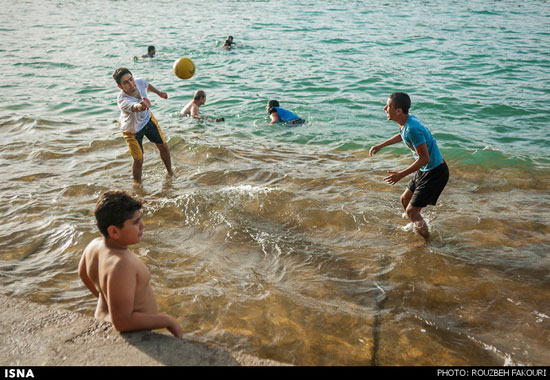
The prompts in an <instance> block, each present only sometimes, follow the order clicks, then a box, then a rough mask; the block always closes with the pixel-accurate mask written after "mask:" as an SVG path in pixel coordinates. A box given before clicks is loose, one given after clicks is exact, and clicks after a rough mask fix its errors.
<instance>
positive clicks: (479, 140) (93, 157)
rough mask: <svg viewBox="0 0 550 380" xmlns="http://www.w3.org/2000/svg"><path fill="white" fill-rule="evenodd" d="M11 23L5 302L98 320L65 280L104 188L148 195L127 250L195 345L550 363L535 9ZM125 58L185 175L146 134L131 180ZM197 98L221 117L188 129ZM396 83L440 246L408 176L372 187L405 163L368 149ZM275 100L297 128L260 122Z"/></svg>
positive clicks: (541, 7)
mask: <svg viewBox="0 0 550 380" xmlns="http://www.w3.org/2000/svg"><path fill="white" fill-rule="evenodd" d="M2 8H3V11H2V13H1V14H0V20H1V21H2V23H1V25H2V27H1V28H0V41H1V44H0V53H1V55H0V63H1V64H2V71H3V72H2V76H1V77H0V89H1V90H2V91H0V128H1V130H2V131H3V132H4V133H3V135H4V139H3V140H2V141H1V142H0V170H1V173H2V174H1V176H2V182H1V184H0V194H1V195H2V197H3V199H4V202H3V203H2V204H1V205H0V223H1V225H2V230H1V231H0V274H1V276H0V292H2V294H6V295H12V296H16V297H22V298H25V299H29V300H32V301H36V302H41V303H45V304H55V305H59V306H62V307H65V308H68V309H71V310H76V311H80V312H83V313H86V314H89V315H92V314H93V309H94V306H95V304H94V302H95V301H94V299H93V297H92V296H91V295H90V294H89V292H88V291H87V290H86V289H85V288H84V287H83V285H82V283H81V282H80V280H79V279H78V276H77V273H76V268H77V264H78V260H79V258H80V255H81V252H82V250H83V249H84V247H85V246H86V245H87V244H88V242H89V241H91V240H92V239H93V238H94V237H95V236H97V235H98V232H97V229H96V227H95V224H94V220H93V213H92V210H93V207H94V204H95V201H96V200H97V197H98V196H99V194H101V193H102V192H103V191H105V190H107V189H111V188H122V189H126V190H129V191H131V192H132V193H133V194H135V195H136V196H139V197H142V198H144V199H145V200H146V201H147V208H146V210H145V218H144V219H145V222H146V231H145V236H144V239H143V241H142V242H141V243H140V244H138V245H137V246H135V247H133V249H134V252H136V253H137V254H138V255H139V256H140V258H141V259H142V260H143V261H144V262H145V263H146V265H147V266H148V268H149V269H150V270H151V274H152V281H153V287H154V289H155V292H156V295H157V299H158V302H159V306H160V309H161V310H162V311H164V312H168V313H170V314H172V315H174V316H175V317H176V318H177V319H178V321H179V322H180V323H181V324H182V326H183V328H184V331H185V334H186V336H187V337H189V338H192V339H198V340H203V341H206V342H212V343H216V344H219V345H221V346H223V347H226V348H228V349H231V350H240V351H244V352H246V353H249V354H253V355H257V356H260V357H264V358H270V359H274V360H279V361H283V362H288V363H294V364H298V365H503V364H507V365H508V364H533V365H548V363H549V362H548V355H547V352H548V350H549V349H550V343H549V342H550V336H549V335H548V331H550V329H549V328H550V317H549V316H550V302H548V300H549V299H550V292H549V290H548V289H549V281H550V277H549V275H548V273H549V268H550V238H549V236H550V218H549V217H548V213H547V212H545V210H547V209H548V207H549V206H550V195H549V194H550V156H549V154H548V151H549V148H550V139H549V138H548V137H547V126H548V122H549V121H550V112H549V107H548V100H549V98H550V96H549V95H550V60H549V58H550V53H549V50H548V46H550V32H549V31H550V18H549V16H550V5H549V3H548V2H546V1H526V2H514V1H489V2H486V1H485V2H482V1H473V0H468V1H460V2H458V1H420V0H415V1H409V2H406V3H403V4H399V6H397V5H396V4H395V3H391V2H383V1H371V2H362V1H361V2H359V1H358V2H355V1H331V2H313V1H304V0H300V1H291V2H288V1H285V2H283V1H269V2H264V1H245V2H237V1H228V0H223V1H217V2H215V3H211V4H210V3H204V2H198V1H185V2H172V1H153V2H148V3H146V4H144V3H140V2H133V1H130V2H116V1H89V2H76V1H72V2H70V1H69V2H66V1H63V2H62V1H59V2H55V1H51V2H36V1H20V2H3V3H2ZM229 34H231V35H233V36H234V38H235V40H234V41H235V42H236V46H235V48H234V49H233V50H231V51H226V50H223V49H221V44H222V43H223V41H224V39H225V38H226V36H227V35H229ZM149 44H153V45H155V46H156V49H157V52H158V54H157V56H156V57H155V58H153V59H139V60H137V61H134V60H133V56H135V55H141V54H144V53H145V52H146V47H147V45H149ZM181 56H186V57H190V58H191V59H193V61H194V62H195V64H196V67H197V71H196V74H195V76H194V77H193V78H191V79H190V80H187V81H183V80H180V79H178V78H176V77H175V76H174V75H173V74H172V71H171V70H172V64H173V62H174V60H175V59H177V58H179V57H181ZM120 66H126V67H128V68H130V70H131V71H132V72H133V74H134V76H135V77H145V78H146V79H147V80H148V81H149V82H150V83H152V84H153V85H154V86H155V87H157V88H158V89H160V90H162V91H166V92H167V93H168V96H169V97H168V99H166V100H164V99H161V98H159V97H157V96H156V95H154V94H152V95H150V97H151V101H152V110H153V112H154V114H155V116H156V117H157V119H158V120H159V122H160V125H161V128H162V129H163V132H164V134H165V136H166V137H167V139H168V144H169V147H170V151H171V154H172V162H173V164H174V167H175V172H176V175H177V177H176V178H174V179H169V178H166V176H165V173H164V168H163V165H162V163H161V162H160V160H159V158H158V154H157V153H156V151H155V149H154V147H152V146H151V144H149V143H146V144H145V164H144V177H143V184H142V185H141V186H137V185H133V184H132V181H131V172H130V164H131V159H130V156H129V154H128V152H127V147H126V144H125V142H124V140H123V139H122V137H121V134H120V131H119V128H118V117H119V112H118V110H117V106H116V96H117V93H118V88H117V87H116V85H115V82H114V81H113V79H112V73H113V71H114V70H115V69H116V68H117V67H120ZM197 89H203V90H205V91H206V93H207V96H208V98H207V99H208V100H207V103H206V105H204V106H202V107H201V113H203V114H204V115H206V116H210V117H221V116H223V117H224V118H225V122H223V123H206V122H197V121H194V120H191V119H188V118H182V117H180V116H179V115H178V112H179V110H180V109H181V108H182V107H183V106H184V105H185V104H186V103H187V102H188V101H189V100H190V99H191V97H192V95H193V93H194V92H195V90H197ZM395 91H405V92H408V93H409V94H410V95H411V98H412V102H413V104H412V108H411V113H412V114H414V115H416V116H417V117H419V118H420V120H422V121H423V122H424V123H425V124H426V125H427V126H428V127H429V128H430V129H431V131H432V133H433V134H434V136H435V138H436V139H437V141H438V145H439V147H440V149H441V151H442V153H443V156H444V158H445V159H446V161H447V162H448V163H449V166H450V171H451V178H450V180H449V184H448V185H447V188H446V189H445V191H444V193H443V194H442V196H441V198H440V200H439V202H438V205H437V206H436V207H428V208H427V209H426V210H425V213H424V215H425V217H426V219H427V221H428V223H429V226H430V230H431V232H432V235H433V236H434V244H433V245H432V246H430V247H423V246H421V245H420V244H419V243H420V242H419V240H418V239H419V238H418V237H417V236H416V235H415V234H414V232H413V231H412V230H411V228H410V225H409V224H408V223H407V220H406V219H404V218H403V217H402V210H401V209H400V205H399V195H400V194H401V192H402V191H403V188H404V186H405V185H406V180H402V181H401V182H400V183H398V184H397V185H395V186H394V187H392V186H389V185H387V184H386V183H385V182H383V181H382V178H383V177H384V176H385V173H386V171H387V170H392V169H396V168H405V167H406V166H408V165H409V164H410V163H411V162H412V156H411V154H410V152H409V151H408V149H407V148H406V147H405V146H404V145H396V146H394V147H391V148H386V149H384V150H383V151H382V152H380V153H379V154H378V155H377V156H376V157H375V158H369V157H368V150H369V148H370V146H372V145H374V144H376V143H379V142H381V141H383V140H385V139H386V138H388V137H390V136H392V135H393V134H395V133H396V132H397V131H398V126H397V124H395V123H393V122H388V121H387V120H386V115H385V113H384V111H383V106H384V104H385V102H386V99H387V96H388V95H389V94H390V93H392V92H395ZM271 98H275V99H278V100H279V101H280V102H281V105H282V106H283V107H285V108H288V109H291V110H292V111H294V112H296V113H297V114H298V115H300V116H301V117H302V118H304V119H306V120H307V123H306V124H305V125H304V126H301V127H293V128H289V127H285V126H281V125H276V126H271V125H269V124H268V117H267V113H266V112H265V105H266V103H267V100H268V99H271Z"/></svg>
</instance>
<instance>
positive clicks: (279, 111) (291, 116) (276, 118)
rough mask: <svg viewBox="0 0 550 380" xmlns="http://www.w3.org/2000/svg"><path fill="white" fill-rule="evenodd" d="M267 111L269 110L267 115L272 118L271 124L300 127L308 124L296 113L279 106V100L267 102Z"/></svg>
mask: <svg viewBox="0 0 550 380" xmlns="http://www.w3.org/2000/svg"><path fill="white" fill-rule="evenodd" d="M266 110H267V113H268V114H269V117H270V118H271V122H270V123H269V124H275V123H280V122H282V123H287V124H296V125H298V124H303V123H305V122H306V121H305V120H304V119H302V118H300V117H299V116H298V115H296V114H295V113H294V112H291V111H289V110H287V109H284V108H282V107H281V106H279V102H278V101H277V100H270V101H269V102H267V107H266Z"/></svg>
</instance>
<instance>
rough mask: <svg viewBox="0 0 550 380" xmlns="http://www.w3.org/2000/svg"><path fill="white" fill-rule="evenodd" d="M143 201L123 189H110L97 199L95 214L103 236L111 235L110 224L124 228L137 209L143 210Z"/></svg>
mask: <svg viewBox="0 0 550 380" xmlns="http://www.w3.org/2000/svg"><path fill="white" fill-rule="evenodd" d="M142 207H143V201H141V200H138V199H135V198H133V197H132V196H131V195H130V193H128V192H127V191H123V190H109V191H106V192H105V193H103V194H102V195H101V196H100V197H99V199H98V200H97V203H96V206H95V210H94V214H95V219H96V222H97V227H98V228H99V231H100V232H101V234H102V235H103V236H105V237H106V238H108V237H109V232H107V229H108V228H109V226H116V227H118V228H122V226H123V225H124V222H125V221H126V220H128V219H131V218H132V217H133V216H134V213H135V212H136V211H137V210H141V208H142Z"/></svg>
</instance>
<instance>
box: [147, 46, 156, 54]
mask: <svg viewBox="0 0 550 380" xmlns="http://www.w3.org/2000/svg"><path fill="white" fill-rule="evenodd" d="M156 52H157V51H156V50H155V47H154V46H153V45H149V46H147V55H148V56H149V57H154V56H155V53H156Z"/></svg>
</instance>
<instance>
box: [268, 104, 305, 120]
mask: <svg viewBox="0 0 550 380" xmlns="http://www.w3.org/2000/svg"><path fill="white" fill-rule="evenodd" d="M273 108H275V109H276V110H277V114H279V118H280V119H281V120H282V121H284V122H285V123H286V122H288V121H291V120H294V119H299V118H300V117H299V116H298V115H296V114H295V113H294V112H291V111H289V110H285V109H284V108H282V107H273Z"/></svg>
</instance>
